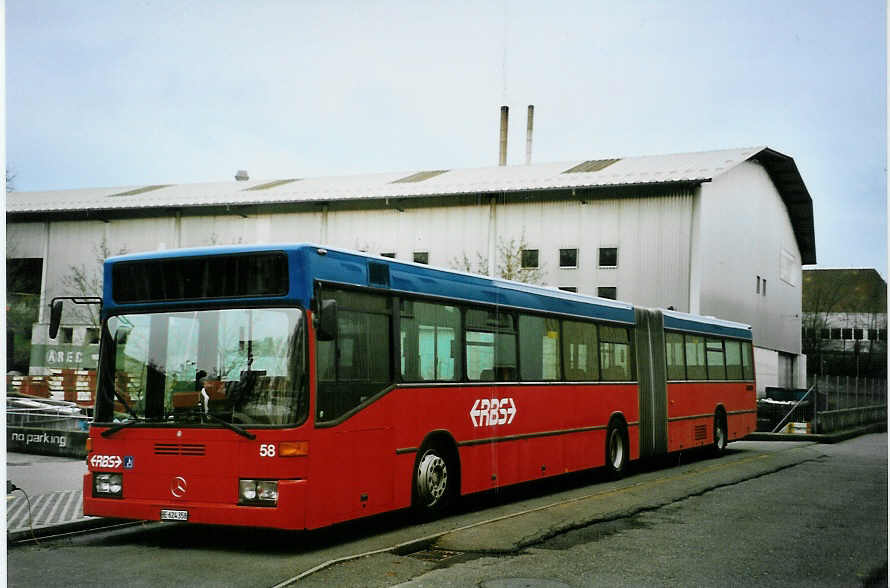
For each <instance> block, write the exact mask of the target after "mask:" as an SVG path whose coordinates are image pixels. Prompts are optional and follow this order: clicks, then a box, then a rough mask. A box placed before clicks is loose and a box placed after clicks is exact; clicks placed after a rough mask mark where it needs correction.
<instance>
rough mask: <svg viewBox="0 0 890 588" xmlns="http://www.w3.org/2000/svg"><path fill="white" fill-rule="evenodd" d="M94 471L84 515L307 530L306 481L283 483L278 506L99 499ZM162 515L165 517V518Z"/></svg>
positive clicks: (85, 491) (86, 491)
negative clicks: (93, 482) (94, 486)
mask: <svg viewBox="0 0 890 588" xmlns="http://www.w3.org/2000/svg"><path fill="white" fill-rule="evenodd" d="M92 476H93V474H92V472H90V473H87V474H86V475H85V476H84V479H83V514H84V515H86V516H94V517H108V518H115V519H135V520H144V521H160V520H165V521H171V522H189V523H197V524H206V525H233V526H244V527H271V528H275V529H285V530H300V529H305V528H306V518H305V515H306V513H305V505H306V485H307V481H306V480H280V481H279V482H278V502H277V504H276V505H275V506H245V505H238V504H235V503H232V504H222V503H217V502H201V501H199V500H194V501H188V500H186V501H184V500H175V499H170V500H165V499H163V498H157V499H144V498H127V497H126V496H124V497H123V498H104V497H103V498H95V497H93V495H92V493H93V488H92ZM162 512H163V513H164V518H162Z"/></svg>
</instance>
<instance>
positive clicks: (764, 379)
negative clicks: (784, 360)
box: [754, 347, 779, 398]
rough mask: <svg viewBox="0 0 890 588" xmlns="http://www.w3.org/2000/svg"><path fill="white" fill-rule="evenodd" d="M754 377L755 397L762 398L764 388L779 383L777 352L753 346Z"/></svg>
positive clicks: (773, 386)
mask: <svg viewBox="0 0 890 588" xmlns="http://www.w3.org/2000/svg"><path fill="white" fill-rule="evenodd" d="M754 377H755V378H756V379H757V398H763V397H764V396H765V394H766V388H767V387H770V388H775V387H777V386H778V385H779V354H778V353H777V352H775V351H773V350H771V349H763V348H761V347H755V348H754Z"/></svg>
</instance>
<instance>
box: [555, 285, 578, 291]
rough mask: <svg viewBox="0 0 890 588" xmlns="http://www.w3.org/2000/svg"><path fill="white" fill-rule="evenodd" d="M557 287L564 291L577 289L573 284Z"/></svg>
mask: <svg viewBox="0 0 890 588" xmlns="http://www.w3.org/2000/svg"><path fill="white" fill-rule="evenodd" d="M559 289H560V290H564V291H566V292H577V291H578V288H576V287H575V286H560V287H559Z"/></svg>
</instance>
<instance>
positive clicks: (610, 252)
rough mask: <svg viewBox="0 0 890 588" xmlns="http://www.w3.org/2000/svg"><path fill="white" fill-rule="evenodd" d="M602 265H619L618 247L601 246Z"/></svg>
mask: <svg viewBox="0 0 890 588" xmlns="http://www.w3.org/2000/svg"><path fill="white" fill-rule="evenodd" d="M599 266H600V267H617V266H618V248H617V247H600V259H599Z"/></svg>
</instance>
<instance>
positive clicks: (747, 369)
mask: <svg viewBox="0 0 890 588" xmlns="http://www.w3.org/2000/svg"><path fill="white" fill-rule="evenodd" d="M751 351H752V350H751V342H750V341H743V342H742V375H743V376H744V378H745V379H746V380H753V379H754V358H753V357H752V355H751Z"/></svg>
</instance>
